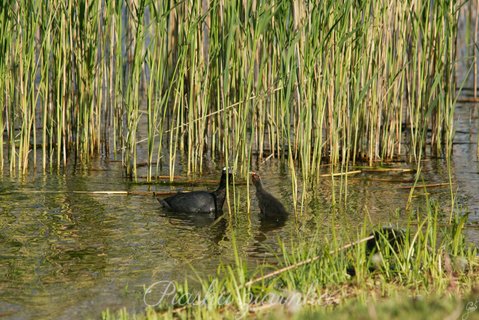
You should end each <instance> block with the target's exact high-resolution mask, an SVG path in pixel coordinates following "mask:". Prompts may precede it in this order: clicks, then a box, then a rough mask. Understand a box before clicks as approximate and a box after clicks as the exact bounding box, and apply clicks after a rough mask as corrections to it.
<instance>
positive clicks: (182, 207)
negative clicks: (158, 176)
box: [158, 168, 232, 218]
mask: <svg viewBox="0 0 479 320" xmlns="http://www.w3.org/2000/svg"><path fill="white" fill-rule="evenodd" d="M226 175H227V172H226V168H223V172H222V173H221V180H220V184H219V185H218V189H216V191H213V192H208V191H193V192H188V193H182V192H179V193H177V194H175V195H174V196H171V197H168V198H165V199H159V198H158V201H160V203H161V204H162V206H163V207H165V208H168V209H170V210H171V211H175V212H183V213H214V214H215V218H217V217H219V216H220V214H221V213H222V211H223V204H224V203H225V199H226ZM228 180H229V181H232V174H231V172H228Z"/></svg>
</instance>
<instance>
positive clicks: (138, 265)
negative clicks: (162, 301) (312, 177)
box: [0, 108, 479, 319]
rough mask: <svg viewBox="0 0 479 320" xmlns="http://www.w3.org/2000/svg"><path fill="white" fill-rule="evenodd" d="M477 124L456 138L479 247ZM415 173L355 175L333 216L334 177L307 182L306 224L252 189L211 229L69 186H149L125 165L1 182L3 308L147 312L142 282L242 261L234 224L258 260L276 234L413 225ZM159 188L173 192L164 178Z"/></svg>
mask: <svg viewBox="0 0 479 320" xmlns="http://www.w3.org/2000/svg"><path fill="white" fill-rule="evenodd" d="M468 110H469V109H467V108H464V109H462V110H461V109H458V113H457V115H458V119H462V117H463V116H465V115H469V114H468ZM464 119H466V118H464ZM462 122H465V123H467V126H468V127H470V125H469V123H468V121H467V119H466V120H458V123H459V126H458V130H460V128H461V126H462V124H461V123H462ZM464 131H465V130H464ZM472 131H473V133H472V134H469V133H467V134H457V136H456V141H457V144H456V145H455V147H454V148H455V149H454V161H453V170H452V173H453V181H454V183H455V186H456V187H457V193H456V195H457V201H458V203H460V204H462V205H464V206H466V207H468V208H469V210H470V211H471V212H472V214H471V215H470V218H469V219H470V226H469V227H468V228H467V231H466V232H467V236H468V239H469V240H470V241H472V242H475V243H476V244H477V243H479V230H478V228H477V227H478V225H479V217H478V215H477V212H478V205H479V201H478V199H479V191H478V190H479V189H478V188H477V185H478V180H479V174H478V173H479V165H478V161H477V158H476V156H475V151H476V146H475V144H472V143H467V144H466V143H464V142H470V141H476V140H475V139H476V137H475V132H476V129H475V126H474V128H473V129H472ZM400 165H401V166H407V165H406V164H400ZM260 172H261V173H262V176H263V179H264V184H265V187H266V188H267V189H268V190H269V191H271V192H272V193H274V194H275V195H277V196H278V197H279V198H280V199H281V200H282V201H283V202H284V203H285V204H286V207H287V208H288V209H290V210H292V207H291V202H292V196H291V193H290V192H291V191H290V190H291V184H290V181H291V180H290V177H289V176H288V171H287V170H286V167H285V166H284V165H282V164H280V163H279V162H277V161H272V160H271V161H269V162H268V163H267V164H265V165H263V166H262V167H261V169H260ZM218 174H219V170H213V169H212V170H211V172H210V173H208V174H206V175H205V177H204V178H207V179H218V178H219V177H218ZM424 177H425V183H438V182H447V181H448V175H447V168H446V165H445V161H444V160H440V159H439V160H432V159H429V160H427V161H425V163H424ZM413 178H414V173H412V172H405V173H404V172H403V173H398V172H386V173H371V172H367V173H362V174H360V175H356V176H351V177H350V178H349V181H348V182H349V184H348V201H347V202H346V203H345V204H344V205H343V206H340V207H342V209H341V210H340V212H342V214H340V215H338V214H332V212H331V199H332V193H331V190H332V185H331V179H330V178H324V179H323V180H322V181H321V183H319V185H318V186H316V187H315V188H310V187H309V186H304V187H303V186H300V187H302V188H304V189H306V190H308V198H307V200H306V202H305V207H304V212H305V213H304V215H303V216H302V217H301V221H295V220H294V219H290V220H289V221H288V222H287V223H286V225H285V226H283V227H280V228H276V229H275V228H267V226H264V225H262V224H261V222H260V221H259V219H258V209H257V205H256V199H255V196H254V191H253V190H250V192H251V196H252V210H251V215H248V213H247V209H246V205H245V204H242V206H241V209H240V212H239V213H238V216H237V217H236V218H235V219H231V220H230V219H227V223H219V224H217V225H215V226H213V227H211V226H210V224H211V222H212V220H211V219H209V218H206V217H203V218H197V219H191V218H188V217H181V216H180V217H178V216H176V215H171V214H168V213H167V212H165V211H164V210H163V209H161V208H160V206H159V203H158V202H157V200H156V199H155V198H154V197H153V196H145V195H143V196H138V195H137V196H135V195H129V196H126V195H105V194H93V193H85V194H78V193H72V192H71V191H92V192H93V191H102V190H107V191H114V190H123V191H125V190H128V191H146V190H148V185H144V184H134V183H132V182H130V181H129V180H128V179H125V178H123V175H122V168H121V166H120V164H118V163H113V162H107V161H103V160H97V162H95V163H93V164H92V165H91V166H90V168H89V169H88V168H87V169H74V168H71V169H70V170H69V172H67V174H65V175H56V174H52V175H47V176H43V175H34V176H30V177H25V178H24V179H18V178H8V177H2V178H1V179H2V182H1V189H2V192H1V194H0V201H1V204H0V239H1V241H0V277H1V279H2V281H1V283H0V315H1V316H2V317H3V318H5V319H32V318H35V319H41V318H44V319H47V318H49V319H51V318H56V319H75V318H85V317H89V318H97V317H98V316H99V315H100V313H101V311H102V310H104V309H106V308H110V309H113V310H115V309H118V308H120V307H122V306H126V307H127V308H128V310H130V311H132V312H134V311H137V312H141V311H142V310H143V309H144V307H145V305H144V302H143V292H144V288H146V287H148V286H149V285H151V284H153V283H155V282H156V281H161V280H182V279H184V278H185V277H187V278H189V279H192V280H194V278H195V273H194V272H193V269H194V270H195V271H196V272H197V273H198V274H202V275H204V274H213V273H214V272H215V270H216V267H217V265H218V264H219V263H220V261H222V262H224V263H233V261H234V257H233V249H232V248H233V247H232V246H233V245H232V233H231V230H232V229H234V230H236V234H237V238H236V242H237V245H238V249H239V252H240V255H241V256H242V257H244V258H245V259H246V260H247V261H248V263H249V264H250V265H254V264H256V263H257V262H259V261H262V260H264V259H269V258H270V257H271V256H272V252H274V251H277V250H278V246H277V244H276V243H277V240H276V239H277V238H281V239H283V240H287V239H290V238H291V237H303V238H306V237H310V236H311V235H313V234H315V230H319V231H320V234H321V232H323V231H324V232H327V231H326V230H330V228H331V225H334V226H336V227H338V228H339V227H341V228H346V229H347V230H351V231H353V230H354V231H356V230H357V229H356V228H357V226H358V224H361V223H363V222H364V220H365V215H368V216H369V218H368V219H370V220H371V221H372V222H373V223H376V224H388V223H391V222H393V223H396V222H397V221H405V220H406V219H407V216H406V214H405V213H404V212H405V211H404V206H405V203H406V201H407V199H408V196H409V189H403V188H400V186H404V185H411V184H412V181H413ZM203 188H204V187H203ZM210 188H214V186H210ZM338 188H339V187H338V186H336V189H337V190H339V189H338ZM150 190H152V191H168V190H170V188H169V187H168V186H159V185H157V186H153V187H151V189H150ZM236 192H237V193H238V194H240V195H242V197H243V198H242V199H244V196H245V195H246V193H247V192H248V190H247V188H246V185H244V184H243V185H238V186H237V190H236ZM417 194H418V197H417V198H415V199H414V203H415V205H416V206H418V207H420V206H421V204H423V203H424V201H425V195H424V192H423V191H421V190H418V191H417ZM428 196H429V197H430V198H431V199H433V200H434V201H437V202H438V203H440V204H441V205H443V206H444V207H447V206H448V204H449V201H450V191H449V189H448V188H447V187H440V188H431V189H429V194H428ZM396 209H399V210H396ZM444 219H446V217H444ZM354 235H355V232H352V233H351V236H353V237H354Z"/></svg>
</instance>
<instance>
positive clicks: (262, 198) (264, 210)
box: [251, 172, 288, 222]
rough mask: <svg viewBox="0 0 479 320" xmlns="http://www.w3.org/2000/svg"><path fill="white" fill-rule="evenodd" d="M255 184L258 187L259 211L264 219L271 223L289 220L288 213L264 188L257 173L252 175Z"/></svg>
mask: <svg viewBox="0 0 479 320" xmlns="http://www.w3.org/2000/svg"><path fill="white" fill-rule="evenodd" d="M251 177H252V180H253V184H254V186H255V187H256V198H258V203H259V209H260V211H261V215H262V218H265V219H266V220H269V221H277V222H281V221H284V220H286V219H287V217H288V212H287V211H286V209H285V208H284V206H283V204H282V203H281V202H279V200H278V199H276V198H275V197H274V196H273V195H272V194H271V193H269V192H267V191H266V190H264V188H263V184H262V183H261V178H260V176H259V175H258V174H257V173H256V172H252V173H251Z"/></svg>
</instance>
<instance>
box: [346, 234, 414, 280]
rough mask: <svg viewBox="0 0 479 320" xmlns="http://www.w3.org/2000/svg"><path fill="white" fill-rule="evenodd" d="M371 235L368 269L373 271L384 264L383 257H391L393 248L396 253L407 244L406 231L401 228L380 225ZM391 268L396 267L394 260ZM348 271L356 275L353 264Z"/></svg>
mask: <svg viewBox="0 0 479 320" xmlns="http://www.w3.org/2000/svg"><path fill="white" fill-rule="evenodd" d="M369 237H372V238H371V239H369V240H367V241H366V255H367V256H368V260H369V262H370V264H369V267H368V269H369V271H370V272H373V271H374V270H376V269H378V268H380V266H381V265H382V264H383V260H382V259H383V257H391V255H392V254H393V253H392V251H391V250H394V252H395V253H396V254H398V253H399V251H400V250H401V248H402V247H404V245H405V240H406V233H405V232H404V231H403V230H401V229H395V228H391V227H379V228H377V229H375V230H374V231H372V232H371V233H370V234H369ZM390 268H391V270H393V269H394V268H395V266H394V265H393V261H391V263H390ZM346 272H347V273H348V274H349V275H351V276H354V275H356V271H355V269H354V267H353V266H349V267H348V268H347V270H346Z"/></svg>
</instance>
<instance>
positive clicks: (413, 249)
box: [103, 203, 479, 319]
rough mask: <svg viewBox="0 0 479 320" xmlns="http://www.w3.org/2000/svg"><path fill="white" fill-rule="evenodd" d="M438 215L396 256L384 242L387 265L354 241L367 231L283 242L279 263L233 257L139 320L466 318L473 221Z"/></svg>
mask: <svg viewBox="0 0 479 320" xmlns="http://www.w3.org/2000/svg"><path fill="white" fill-rule="evenodd" d="M440 214H441V211H440V209H439V208H438V207H437V206H436V205H435V204H433V203H429V204H428V208H427V209H426V212H411V213H410V218H409V221H408V222H407V224H405V225H404V226H403V229H404V238H403V243H402V245H401V246H400V247H399V248H398V249H395V248H394V246H393V245H391V244H390V243H388V242H386V241H382V240H379V241H378V247H379V248H380V251H379V254H380V257H381V259H378V258H377V256H375V257H373V256H371V255H369V254H367V253H366V242H365V241H359V242H355V241H353V240H358V239H361V240H363V239H366V238H367V236H368V234H367V233H366V227H363V228H362V229H361V230H358V235H357V239H354V237H353V239H346V238H341V239H340V238H339V237H338V236H333V237H331V236H328V237H326V238H323V236H322V235H321V236H320V235H319V234H318V235H317V236H316V237H314V238H313V239H308V240H297V241H292V242H291V243H288V244H285V243H281V242H280V245H281V248H282V251H281V253H280V254H279V256H278V259H277V263H272V264H268V265H259V266H258V267H257V268H255V269H254V270H248V268H247V266H246V264H245V262H244V261H243V259H242V258H241V257H240V255H239V253H238V252H235V263H234V265H220V266H219V267H218V270H217V274H216V275H215V276H213V277H209V278H204V277H199V279H198V283H199V287H198V286H192V285H191V284H189V282H188V281H186V280H185V282H183V283H167V284H166V282H165V283H162V284H159V285H152V286H150V287H149V288H146V290H145V296H144V297H145V301H146V302H147V303H148V305H150V307H151V308H148V310H147V311H146V315H137V316H138V317H139V318H142V317H144V318H146V319H156V317H161V318H166V319H169V318H181V319H183V318H184V319H187V318H204V319H220V318H223V317H224V318H237V317H241V316H248V317H260V318H271V317H280V318H281V317H283V318H289V317H290V316H291V315H294V316H295V317H298V318H304V317H305V318H308V317H310V318H313V317H316V316H321V315H322V316H325V317H328V318H339V319H341V318H345V317H348V315H349V316H350V315H351V314H354V313H356V312H358V315H362V317H365V318H371V317H372V318H374V316H373V315H375V314H376V315H377V316H378V318H383V317H385V316H388V317H399V316H400V315H403V316H406V315H408V316H411V317H415V318H420V317H423V316H424V315H426V314H428V313H430V314H431V316H433V317H436V318H441V317H444V316H447V315H449V314H456V313H457V314H458V315H461V314H463V313H464V312H465V305H466V304H467V303H468V302H469V301H470V300H471V299H476V298H477V297H478V290H479V276H478V274H479V273H478V271H479V260H478V258H477V248H475V247H474V246H471V245H469V244H467V243H466V241H465V238H464V235H463V231H464V227H465V222H466V221H467V215H462V216H460V215H456V218H455V219H454V220H453V221H452V223H451V224H446V225H444V224H441V225H439V223H438V221H439V219H440ZM322 231H323V233H322V234H324V233H328V232H325V230H322ZM351 268H354V270H355V275H351V272H350V270H351ZM167 285H168V286H167ZM475 297H476V298H475ZM471 301H472V300H471ZM475 301H476V300H474V302H475ZM433 309H434V310H433ZM461 312H462V313H461ZM134 316H135V315H129V314H128V313H127V312H125V311H122V312H120V313H118V314H116V313H110V312H105V313H104V314H103V317H104V319H116V318H118V319H129V318H132V317H134ZM471 316H477V315H474V314H472V315H471Z"/></svg>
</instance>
